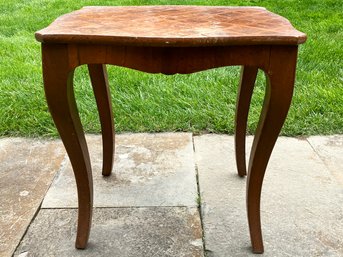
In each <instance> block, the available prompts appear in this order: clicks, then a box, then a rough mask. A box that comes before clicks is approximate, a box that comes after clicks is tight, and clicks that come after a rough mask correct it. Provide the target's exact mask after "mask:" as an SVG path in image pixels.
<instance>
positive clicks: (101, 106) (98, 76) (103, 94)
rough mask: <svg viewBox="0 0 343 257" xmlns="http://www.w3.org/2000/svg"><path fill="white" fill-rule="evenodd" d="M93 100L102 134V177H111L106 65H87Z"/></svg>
mask: <svg viewBox="0 0 343 257" xmlns="http://www.w3.org/2000/svg"><path fill="white" fill-rule="evenodd" d="M88 70H89V75H90V77H91V81H92V86H93V91H94V95H95V100H96V103H97V106H98V111H99V118H100V123H101V134H102V151H103V164H102V175H104V176H109V175H111V172H112V168H113V155H114V144H115V141H114V125H113V115H112V103H111V94H110V87H109V85H108V78H107V71H106V65H104V64H88Z"/></svg>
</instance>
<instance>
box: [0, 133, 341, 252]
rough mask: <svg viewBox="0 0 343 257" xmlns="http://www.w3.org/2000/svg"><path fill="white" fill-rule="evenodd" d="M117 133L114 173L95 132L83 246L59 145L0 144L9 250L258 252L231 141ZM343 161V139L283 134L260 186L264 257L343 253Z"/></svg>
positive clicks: (2, 232)
mask: <svg viewBox="0 0 343 257" xmlns="http://www.w3.org/2000/svg"><path fill="white" fill-rule="evenodd" d="M116 140H117V141H116V156H115V166H114V169H113V174H112V176H110V177H108V178H104V177H102V175H101V166H102V163H101V162H102V157H101V156H102V155H101V137H100V136H98V135H97V136H94V135H89V136H87V141H88V143H89V148H90V155H91V160H92V167H93V178H94V197H95V199H94V206H95V207H96V208H95V210H94V217H93V225H92V231H91V236H90V243H89V247H88V248H87V249H86V250H76V249H75V248H74V240H75V233H76V218H77V210H76V209H75V207H76V206H77V199H76V186H75V182H74V178H73V174H72V169H71V166H70V163H69V160H68V158H67V156H66V154H65V151H64V148H63V145H62V144H61V142H60V141H59V140H54V141H49V140H39V139H37V140H33V139H23V138H2V139H0V193H1V198H0V205H1V209H0V213H1V220H0V228H1V229H0V256H12V255H14V256H20V257H24V256H123V257H124V256H208V257H212V256H254V255H253V254H251V251H250V238H249V233H248V225H247V219H246V210H245V180H246V179H245V178H240V177H238V176H237V174H236V172H237V171H236V167H235V160H234V148H233V146H234V145H233V137H232V136H227V135H211V134H208V135H201V136H194V137H193V136H192V134H190V133H161V134H122V135H118V136H117V137H116ZM251 142H252V137H248V142H247V144H248V146H249V145H251ZM248 149H249V147H248ZM342 163H343V136H342V135H335V136H327V137H322V136H315V137H309V138H301V139H300V138H285V137H280V138H279V140H278V142H277V144H276V146H275V149H274V152H273V155H272V157H271V159H270V162H269V166H268V168H267V172H266V177H265V180H264V187H263V192H262V206H261V209H262V211H261V215H262V228H263V235H264V243H265V253H264V256H343V239H342V238H343V166H342ZM50 185H51V186H50ZM198 203H200V207H201V208H200V209H199V208H198ZM199 210H200V211H199Z"/></svg>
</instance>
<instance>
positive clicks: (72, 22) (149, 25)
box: [36, 6, 306, 47]
mask: <svg viewBox="0 0 343 257" xmlns="http://www.w3.org/2000/svg"><path fill="white" fill-rule="evenodd" d="M36 38H37V40H38V41H40V42H44V43H82V44H84V43H91V44H95V43H100V44H112V45H113V44H117V45H136V46H137V45H138V46H142V45H144V46H166V47H170V46H211V45H212V46H213V45H214V46H218V45H255V44H259V45H261V44H287V45H289V44H294V45H296V44H300V43H303V42H304V41H305V39H306V36H305V34H304V33H301V32H299V31H297V30H295V29H294V28H293V27H292V25H291V24H290V23H289V21H288V20H287V19H285V18H283V17H281V16H279V15H276V14H274V13H271V12H269V11H267V10H266V9H265V8H261V7H209V6H138V7H137V6H125V7H99V6H92V7H84V8H82V9H81V10H78V11H75V12H72V13H70V14H66V15H63V16H61V17H59V18H58V19H57V20H56V21H55V22H53V23H52V24H51V25H50V26H49V27H47V28H45V29H43V30H40V31H38V32H37V33H36Z"/></svg>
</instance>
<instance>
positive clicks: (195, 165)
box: [192, 135, 208, 257]
mask: <svg viewBox="0 0 343 257" xmlns="http://www.w3.org/2000/svg"><path fill="white" fill-rule="evenodd" d="M192 144H193V152H194V155H195V143H194V135H192ZM194 168H195V177H196V183H197V193H198V196H197V208H198V212H199V217H200V225H201V233H202V236H201V237H202V248H203V252H204V257H207V256H208V255H207V250H206V245H205V231H204V224H203V215H202V212H201V193H200V181H199V169H198V164H197V161H196V159H195V160H194Z"/></svg>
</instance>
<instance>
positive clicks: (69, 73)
mask: <svg viewBox="0 0 343 257" xmlns="http://www.w3.org/2000/svg"><path fill="white" fill-rule="evenodd" d="M42 47H43V78H44V89H45V95H46V99H47V103H48V106H49V110H50V113H51V115H52V118H53V120H54V122H55V125H56V127H57V130H58V132H59V134H60V136H61V139H62V141H63V144H64V146H65V148H66V150H67V153H68V156H69V159H70V162H71V164H72V167H73V171H74V175H75V179H76V185H77V192H78V205H79V212H78V226H77V238H76V243H75V246H76V248H85V247H86V246H87V242H88V238H89V232H90V227H91V219H92V208H93V182H92V171H91V165H90V160H89V153H88V148H87V143H86V140H85V136H84V133H83V129H82V125H81V122H80V118H79V115H78V111H77V107H76V103H75V98H74V91H73V73H74V67H72V65H71V64H70V61H71V57H70V56H69V53H68V47H67V46H66V45H63V44H59V45H44V44H43V45H42Z"/></svg>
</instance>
